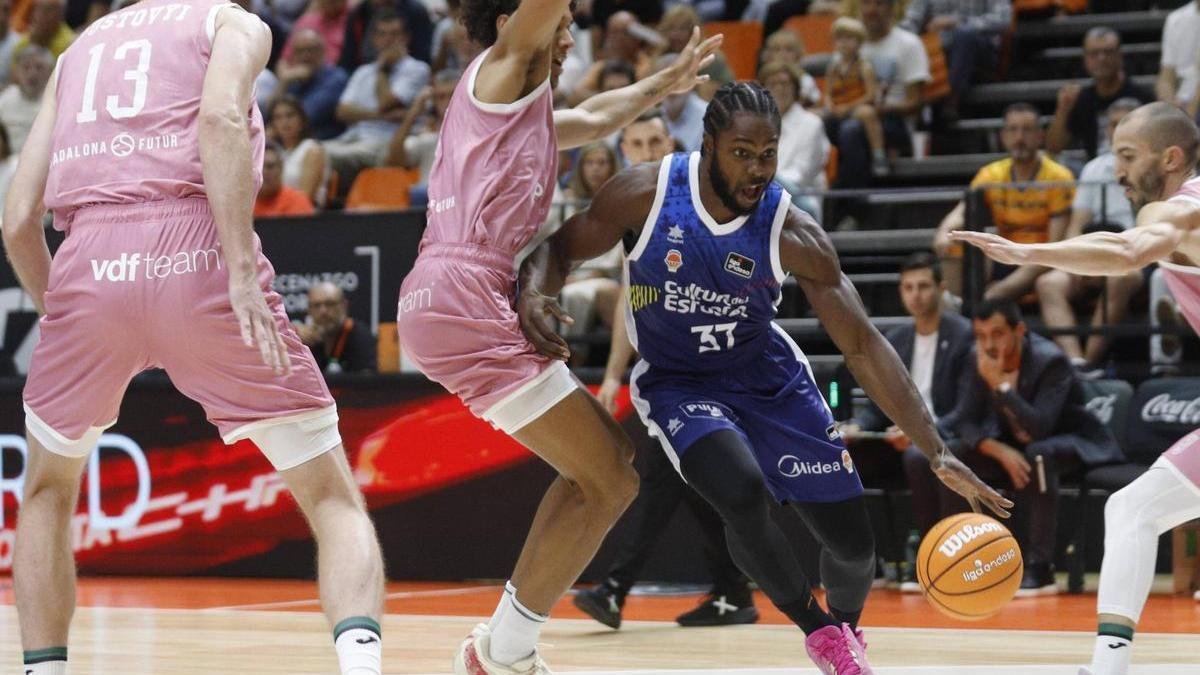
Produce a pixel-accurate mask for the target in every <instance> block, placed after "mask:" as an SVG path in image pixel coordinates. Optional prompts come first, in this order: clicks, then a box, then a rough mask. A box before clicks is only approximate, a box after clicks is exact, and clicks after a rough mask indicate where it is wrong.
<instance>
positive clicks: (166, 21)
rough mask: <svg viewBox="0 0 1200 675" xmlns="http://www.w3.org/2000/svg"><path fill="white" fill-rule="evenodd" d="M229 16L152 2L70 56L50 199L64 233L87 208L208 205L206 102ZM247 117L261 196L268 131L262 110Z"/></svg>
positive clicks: (83, 39)
mask: <svg viewBox="0 0 1200 675" xmlns="http://www.w3.org/2000/svg"><path fill="white" fill-rule="evenodd" d="M225 7H230V8H234V9H237V5H234V4H232V3H229V2H224V1H217V0H199V1H198V2H180V1H179V0H145V1H143V2H139V3H137V4H134V5H131V6H129V7H127V8H125V9H123V10H121V11H119V12H114V13H113V14H110V15H108V16H105V17H104V18H102V19H99V20H98V21H96V22H95V23H93V24H92V25H91V26H89V27H88V28H87V29H86V30H85V31H83V34H82V35H80V36H79V38H78V39H77V40H76V41H75V42H74V43H73V44H72V45H71V47H70V49H68V50H67V51H66V52H65V53H64V54H63V55H62V58H61V59H60V63H59V65H58V70H57V77H58V81H57V92H56V93H57V98H56V105H57V121H56V124H55V126H54V135H53V146H52V148H53V150H52V154H51V157H50V172H49V175H48V178H47V181H46V193H45V204H46V207H47V208H49V209H50V210H52V211H53V212H54V215H55V226H56V227H58V228H59V229H65V228H66V222H67V220H66V219H65V218H64V216H65V215H66V214H68V213H69V212H71V211H72V210H74V209H76V208H79V207H80V206H85V205H90V204H132V203H138V202H148V201H158V200H162V199H178V198H185V197H203V196H205V191H204V178H203V173H202V171H201V166H200V143H199V133H198V130H197V122H198V116H199V110H200V92H201V90H202V89H203V83H204V74H205V71H206V70H207V68H208V61H209V56H210V55H211V53H212V38H213V33H214V31H215V22H216V17H217V12H218V11H219V10H220V9H222V8H225ZM239 11H240V10H239ZM166 74H169V77H167V76H165V75H166ZM246 115H247V117H248V118H249V119H250V129H251V147H252V148H253V151H254V158H253V166H254V171H255V182H256V191H257V185H260V184H261V183H262V155H263V142H264V141H263V139H264V135H263V121H262V115H261V114H260V113H259V111H258V106H256V105H254V103H253V101H252V102H251V103H250V107H249V109H248V110H247V111H246Z"/></svg>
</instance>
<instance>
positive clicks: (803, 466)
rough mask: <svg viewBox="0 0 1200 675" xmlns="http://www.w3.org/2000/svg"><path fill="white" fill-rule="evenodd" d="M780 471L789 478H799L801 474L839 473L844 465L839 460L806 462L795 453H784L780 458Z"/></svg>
mask: <svg viewBox="0 0 1200 675" xmlns="http://www.w3.org/2000/svg"><path fill="white" fill-rule="evenodd" d="M776 466H778V467H779V473H781V474H783V475H784V476H786V477H788V478H797V477H799V476H805V475H813V476H820V475H822V474H827V473H837V472H839V471H841V470H842V465H841V464H840V463H838V462H805V461H803V460H801V459H800V458H799V457H797V456H795V455H784V456H783V457H780V458H779V463H778V464H777V465H776Z"/></svg>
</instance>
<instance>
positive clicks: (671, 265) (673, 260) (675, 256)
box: [663, 248, 683, 274]
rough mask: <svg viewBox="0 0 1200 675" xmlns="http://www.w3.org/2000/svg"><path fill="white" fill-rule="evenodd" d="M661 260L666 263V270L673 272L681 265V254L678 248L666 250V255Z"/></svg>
mask: <svg viewBox="0 0 1200 675" xmlns="http://www.w3.org/2000/svg"><path fill="white" fill-rule="evenodd" d="M663 262H665V263H667V271H668V272H670V273H671V274H674V273H676V272H678V271H679V268H680V267H683V254H682V253H680V252H679V249H677V248H673V249H671V250H670V251H667V257H666V258H664V259H663Z"/></svg>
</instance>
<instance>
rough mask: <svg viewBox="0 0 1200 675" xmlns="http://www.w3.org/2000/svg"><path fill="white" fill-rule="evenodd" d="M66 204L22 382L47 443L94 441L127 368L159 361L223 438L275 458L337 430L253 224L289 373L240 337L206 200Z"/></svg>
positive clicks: (282, 465) (297, 453) (310, 449)
mask: <svg viewBox="0 0 1200 675" xmlns="http://www.w3.org/2000/svg"><path fill="white" fill-rule="evenodd" d="M68 218H70V221H69V226H70V227H69V234H68V236H67V238H66V241H65V242H63V245H62V246H61V247H60V248H59V249H58V252H57V254H56V255H55V256H54V260H53V263H52V264H51V266H50V283H49V288H48V289H47V291H46V315H45V316H43V317H42V318H41V321H40V323H39V327H40V329H41V337H40V339H39V341H38V344H37V347H36V349H35V350H34V352H33V360H32V363H31V364H30V369H29V377H28V379H27V381H26V383H25V393H24V398H25V411H26V426H27V427H28V429H29V431H30V433H32V434H33V435H34V437H35V438H37V440H38V441H39V442H41V443H42V444H43V445H45V446H46V447H47V449H49V450H51V451H52V452H55V453H58V454H61V455H66V456H71V457H80V456H84V455H86V454H87V453H88V452H90V451H91V449H92V447H93V446H94V445H95V442H96V439H97V438H98V437H99V436H100V433H101V432H102V431H103V430H104V429H106V428H108V427H109V426H111V425H112V424H113V423H115V422H116V419H117V412H118V410H119V409H120V404H121V398H122V396H123V395H124V393H125V388H126V387H127V386H128V384H129V381H130V379H131V378H132V377H133V376H134V375H137V374H138V373H140V372H142V371H143V370H147V369H149V368H155V367H161V368H163V369H164V370H166V372H167V374H168V375H169V376H170V378H171V381H172V382H173V383H174V384H175V386H176V387H177V388H178V389H179V390H180V391H181V392H183V393H184V394H185V395H187V396H188V397H189V398H192V399H193V400H195V401H197V402H198V403H200V405H201V406H203V407H204V410H205V413H206V414H207V416H208V419H209V421H210V422H212V423H213V424H215V425H216V426H217V428H218V429H219V430H220V433H221V437H222V439H223V440H224V441H225V442H226V443H233V442H234V441H237V440H240V439H243V438H250V439H251V440H253V441H254V442H255V443H257V444H258V445H259V447H260V449H261V450H262V451H263V452H264V453H265V454H266V455H267V457H268V459H270V460H271V462H272V463H273V464H274V465H275V467H276V468H277V469H280V470H282V469H288V468H292V467H294V466H297V465H299V464H302V463H303V462H305V461H308V460H309V459H312V458H313V457H316V456H317V455H320V454H322V453H324V452H326V451H328V450H330V449H332V448H333V447H335V446H336V445H337V444H338V443H340V442H341V439H340V437H338V433H337V410H336V407H335V406H334V402H333V398H332V397H331V396H330V395H329V389H328V387H326V385H325V381H324V379H323V378H322V377H321V373H320V371H319V370H318V369H317V366H316V363H315V362H314V361H313V358H312V354H311V353H310V352H309V350H308V348H307V347H306V346H305V345H304V344H303V343H302V342H300V339H299V338H298V337H297V336H296V333H295V331H294V330H292V326H291V322H289V321H288V318H287V314H286V313H285V311H284V307H283V300H282V299H281V298H280V297H279V295H278V294H277V293H275V292H274V291H273V290H272V289H271V282H272V280H273V278H274V276H275V271H274V269H272V267H271V264H270V262H268V261H267V259H266V257H265V256H263V254H262V250H261V248H260V245H259V243H258V239H257V237H256V238H255V247H256V249H258V251H257V252H258V280H259V283H260V284H261V285H262V288H263V291H264V292H265V293H266V296H267V303H268V305H269V306H270V308H271V310H272V312H273V313H274V315H275V323H276V325H277V326H278V327H279V329H280V331H281V332H282V334H283V339H284V342H285V343H286V344H287V348H288V353H289V355H290V356H291V360H292V373H291V374H290V375H286V376H283V375H276V374H275V373H274V372H273V371H272V370H271V369H270V367H268V366H267V365H266V364H265V363H263V361H262V357H261V355H260V352H259V350H258V347H257V346H254V347H247V346H246V345H245V343H243V342H242V337H241V332H240V331H239V329H238V323H237V319H236V318H235V316H234V313H233V309H232V307H231V306H230V304H229V291H228V284H229V273H228V270H227V269H226V266H225V261H224V258H223V257H222V254H221V246H220V244H219V243H218V239H217V229H216V226H215V225H214V224H213V220H212V214H211V212H210V210H209V206H208V202H207V201H206V200H204V199H180V200H168V201H158V202H146V203H142V204H132V205H111V206H109V205H106V206H94V207H87V208H84V209H80V210H78V211H76V212H74V213H72V214H71V215H70V216H68Z"/></svg>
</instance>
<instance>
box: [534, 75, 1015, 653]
mask: <svg viewBox="0 0 1200 675" xmlns="http://www.w3.org/2000/svg"><path fill="white" fill-rule="evenodd" d="M779 128H780V116H779V110H778V108H777V107H776V105H775V101H774V100H773V99H772V98H771V96H770V94H768V93H767V91H766V90H764V89H763V88H762V87H760V86H758V85H757V84H754V83H745V82H742V83H736V84H727V85H725V86H723V87H722V88H721V89H720V90H719V91H718V92H717V94H716V96H715V97H714V98H713V100H712V102H711V103H710V104H709V106H708V111H707V113H706V114H705V117H704V142H703V145H702V148H701V150H700V152H698V153H693V154H690V155H687V154H676V155H672V156H670V157H667V158H666V159H664V160H663V162H662V164H661V165H660V166H655V165H640V166H634V167H632V168H630V169H627V170H625V171H624V172H622V173H620V174H618V175H617V176H616V177H614V178H613V179H612V180H610V181H609V182H608V183H606V184H605V185H604V187H602V188H601V189H600V191H599V192H598V193H597V194H596V196H595V197H594V198H593V200H592V203H591V205H590V207H589V208H588V209H587V210H584V211H581V212H579V213H578V214H576V215H575V216H573V217H572V218H571V219H570V220H569V221H568V222H567V223H566V224H565V225H564V226H563V227H562V228H561V229H560V230H559V231H558V232H557V233H556V234H555V235H554V236H553V237H551V238H550V239H549V240H548V241H547V242H546V243H545V244H544V245H543V246H542V247H540V248H539V249H538V250H537V251H536V252H535V253H534V255H532V256H531V257H530V258H529V259H527V260H526V261H525V263H524V265H523V266H522V269H521V280H522V284H521V292H520V294H519V295H518V299H517V309H518V313H519V315H520V317H521V321H522V328H523V330H524V331H525V332H526V334H527V335H528V336H529V338H530V339H531V341H532V342H533V344H534V345H535V346H536V347H537V348H538V349H540V350H542V351H543V352H544V353H546V354H548V355H552V356H556V357H558V358H564V357H565V356H566V355H567V349H566V344H565V342H563V340H562V339H561V338H560V337H559V336H558V335H556V334H555V333H554V331H553V329H552V328H551V326H552V323H551V319H552V318H554V317H557V318H559V319H563V318H564V317H565V315H564V314H563V312H562V310H561V308H559V307H558V305H557V304H556V303H555V302H554V301H553V300H552V299H551V298H550V297H547V296H553V295H555V294H557V292H558V290H559V288H561V285H562V281H563V279H564V278H565V276H566V274H567V272H569V271H570V268H571V265H572V263H574V262H576V261H581V260H586V259H589V258H593V257H596V256H599V255H601V254H602V253H604V252H606V251H607V250H609V249H610V248H612V246H613V245H614V244H615V243H616V242H618V241H621V240H622V239H624V240H625V242H626V248H627V250H628V256H627V260H628V262H627V274H628V287H629V302H628V310H627V313H626V324H627V326H628V328H629V335H630V340H631V341H632V342H633V343H634V346H635V347H636V348H637V350H638V353H639V354H640V357H641V361H640V362H639V363H638V364H637V366H636V367H635V368H634V371H633V375H632V384H631V388H632V391H633V398H634V403H635V406H636V407H637V410H638V413H639V414H640V415H641V417H642V419H643V421H645V423H646V425H647V426H648V427H649V428H650V430H651V433H652V434H653V435H654V436H656V437H657V438H658V439H659V440H660V441H661V442H662V445H663V449H664V450H665V451H666V453H667V455H668V456H669V457H670V459H671V461H672V462H673V463H674V464H675V466H676V468H677V469H678V470H679V472H680V474H681V475H682V476H683V478H684V480H686V481H687V482H688V483H689V484H690V485H691V486H692V487H694V488H695V489H696V491H698V492H699V493H700V494H701V495H703V496H704V498H705V499H707V500H708V501H709V502H711V503H712V505H713V507H715V508H716V510H717V511H718V512H719V513H720V514H721V517H722V519H723V520H724V521H725V525H726V532H727V535H728V539H729V547H730V552H731V553H732V554H733V558H734V560H735V561H737V563H738V565H739V566H740V567H741V568H742V569H743V570H744V571H745V572H746V573H747V574H748V575H750V577H752V578H753V579H754V580H755V581H756V582H758V584H759V586H760V587H761V588H762V589H763V590H764V591H765V592H766V594H767V596H768V597H769V598H770V599H771V601H772V602H773V603H774V604H775V605H776V606H777V607H778V608H779V609H780V610H781V611H782V612H783V613H784V614H786V615H787V616H788V617H789V618H790V619H791V620H792V621H794V622H795V623H796V625H797V626H799V627H800V628H801V629H802V630H803V631H804V633H805V634H806V636H807V637H806V640H805V642H806V646H807V649H808V654H809V656H811V657H812V659H813V661H814V662H815V663H816V664H817V665H818V666H819V667H820V668H821V671H822V672H824V673H826V674H828V675H861V674H865V673H871V672H872V671H871V668H870V666H869V665H868V663H867V659H866V654H865V651H866V643H865V641H864V640H863V636H862V632H861V631H859V630H858V629H857V623H858V618H859V616H860V615H861V613H862V609H863V604H864V603H865V601H866V597H867V593H868V592H869V590H870V588H871V582H872V579H873V577H874V572H875V545H874V540H873V537H872V534H871V529H870V524H869V522H868V518H867V509H866V504H865V502H864V499H863V496H862V484H861V483H860V482H859V478H858V474H857V473H856V472H855V470H854V464H853V462H852V461H851V458H850V455H849V453H848V452H847V451H846V449H845V447H844V445H843V444H842V442H841V439H840V437H839V435H838V431H837V427H836V425H835V423H834V420H833V416H832V414H831V412H830V410H829V407H828V405H826V403H825V400H824V398H822V396H821V393H820V391H819V390H818V388H817V385H816V383H815V381H814V380H813V377H812V372H811V369H810V368H809V366H808V362H807V359H806V358H805V356H804V354H803V352H801V351H800V349H799V347H797V346H796V344H795V343H794V342H792V340H791V339H790V338H789V337H788V336H787V334H786V333H784V332H783V330H782V329H781V328H779V326H777V325H776V324H775V323H774V322H773V321H772V319H773V318H774V316H775V309H776V306H777V304H778V302H779V297H780V288H781V284H782V283H783V281H784V279H785V277H786V276H787V274H789V273H791V274H793V275H794V276H796V278H797V279H798V280H799V282H800V286H801V288H802V289H803V291H804V293H805V295H806V296H807V297H808V300H809V302H810V303H811V304H812V306H813V308H814V309H815V310H816V312H817V315H818V316H819V317H820V318H821V320H822V324H823V325H824V327H825V329H826V330H827V331H828V332H829V334H830V336H831V337H832V338H833V340H834V342H835V343H836V344H837V346H838V348H839V349H841V351H842V352H843V353H844V354H845V357H846V363H847V365H848V366H849V367H850V369H851V371H852V372H853V373H854V375H855V377H856V378H857V379H858V382H859V383H860V384H861V385H862V387H863V389H865V390H866V392H867V394H869V395H870V396H871V397H872V398H873V399H874V400H875V401H876V402H877V403H878V404H879V406H880V408H882V409H883V411H884V412H885V413H886V414H887V415H888V416H889V417H890V418H891V419H892V420H893V421H894V422H895V423H896V424H897V425H899V427H900V428H901V429H902V430H904V432H905V433H907V434H908V436H909V437H910V438H912V439H913V441H914V442H915V444H916V446H917V447H919V448H921V449H922V450H924V451H925V453H926V454H927V455H928V457H929V461H930V465H931V466H932V467H933V470H934V472H935V473H936V474H937V476H938V477H939V478H940V479H941V480H942V482H943V483H945V484H946V485H947V486H949V487H950V488H952V489H954V490H955V491H956V492H958V493H959V494H961V495H963V496H964V497H965V498H967V499H968V500H969V501H970V502H971V505H972V506H973V507H974V508H975V509H976V510H978V508H979V504H980V502H982V503H984V504H986V505H987V506H988V507H990V508H991V509H992V510H994V511H995V512H996V513H998V514H1000V515H1002V516H1007V515H1008V513H1007V511H1006V509H1007V508H1010V507H1011V506H1012V503H1011V502H1009V501H1008V500H1006V499H1004V498H1002V497H1001V496H1000V495H999V494H997V493H996V492H995V491H994V490H992V489H991V488H989V487H988V486H987V485H985V484H984V483H983V482H982V481H980V480H979V479H978V478H977V477H976V476H975V475H974V474H973V473H972V472H971V470H970V469H968V468H967V467H966V466H964V465H963V464H962V463H961V462H959V461H958V460H957V459H955V458H954V457H953V456H952V455H951V454H950V453H949V451H947V449H946V447H945V445H944V444H943V443H942V441H941V439H940V438H939V436H938V434H937V432H936V430H935V429H934V425H933V421H932V420H931V419H930V416H929V413H928V411H927V409H926V407H925V405H924V404H922V402H921V397H920V394H918V393H917V389H916V386H915V385H914V384H913V382H912V380H911V379H910V378H909V375H908V371H907V370H906V369H905V368H904V366H903V364H902V363H901V361H900V359H899V357H898V356H897V355H896V352H895V351H893V349H892V347H891V346H890V345H889V344H888V343H887V341H886V340H884V338H883V336H882V335H880V334H879V332H878V331H877V330H876V329H875V328H874V327H873V326H872V325H871V322H870V320H869V319H868V318H867V315H866V313H865V311H864V309H863V306H862V302H861V300H860V298H859V296H858V293H857V291H856V290H855V289H854V286H853V285H852V284H851V283H850V282H849V280H848V279H847V278H846V277H845V275H843V274H842V272H841V269H840V267H839V263H838V258H837V254H836V253H835V251H834V249H833V246H832V244H831V243H830V241H829V239H828V237H827V236H826V235H825V232H824V231H823V230H822V229H821V228H820V226H819V225H817V224H816V223H815V222H814V221H813V220H812V219H811V218H810V217H809V216H808V215H807V214H805V213H804V212H802V211H800V210H799V209H796V208H795V207H793V206H792V205H791V199H790V197H789V195H788V194H787V193H786V192H785V191H784V190H783V189H781V188H780V187H779V185H778V184H777V183H775V182H774V181H773V178H774V175H775V168H776V163H777V159H776V152H777V147H778V144H779ZM770 498H774V499H776V500H778V501H780V502H784V503H788V504H790V505H792V506H793V507H794V508H795V509H796V511H797V512H798V513H799V514H800V517H801V518H802V519H803V520H804V522H805V523H806V524H807V526H808V527H809V529H810V530H811V531H812V533H813V535H814V536H815V537H816V538H817V539H818V540H819V541H820V542H821V543H822V544H823V546H824V549H823V551H822V553H821V578H822V581H823V582H824V585H825V588H826V589H827V591H828V604H829V609H828V611H826V610H825V609H824V608H822V607H821V605H820V604H818V603H817V602H816V601H815V599H814V598H813V595H812V589H811V587H810V585H809V583H808V580H807V579H806V577H805V575H804V573H803V571H802V570H801V567H800V564H799V562H798V560H797V559H796V557H795V554H794V553H793V551H792V548H791V544H790V543H789V542H788V541H787V539H786V538H785V536H784V535H783V533H782V531H781V530H780V529H779V528H778V527H777V526H776V525H775V524H774V522H773V521H772V520H771V517H770V511H769V501H768V500H769V499H770Z"/></svg>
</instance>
